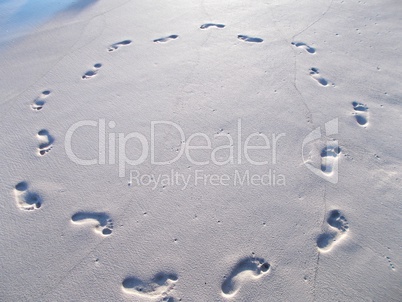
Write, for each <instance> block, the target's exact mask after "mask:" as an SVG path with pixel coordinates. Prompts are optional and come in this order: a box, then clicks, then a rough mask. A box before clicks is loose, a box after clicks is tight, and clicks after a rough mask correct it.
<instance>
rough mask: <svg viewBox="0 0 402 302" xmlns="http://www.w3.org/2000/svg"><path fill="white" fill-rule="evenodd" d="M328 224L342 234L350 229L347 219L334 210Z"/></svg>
mask: <svg viewBox="0 0 402 302" xmlns="http://www.w3.org/2000/svg"><path fill="white" fill-rule="evenodd" d="M327 222H328V224H329V225H330V226H332V227H333V228H337V229H338V230H339V231H341V232H346V231H347V230H348V229H349V225H348V223H347V220H346V218H345V217H344V216H343V215H342V214H341V212H340V211H339V210H332V211H331V212H330V215H329V217H328V219H327Z"/></svg>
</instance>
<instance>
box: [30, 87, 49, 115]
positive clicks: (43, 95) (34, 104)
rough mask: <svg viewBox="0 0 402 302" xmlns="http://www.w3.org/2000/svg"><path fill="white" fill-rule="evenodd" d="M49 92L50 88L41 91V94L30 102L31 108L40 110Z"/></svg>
mask: <svg viewBox="0 0 402 302" xmlns="http://www.w3.org/2000/svg"><path fill="white" fill-rule="evenodd" d="M49 94H50V90H45V91H42V93H41V95H40V96H39V97H37V98H36V99H35V100H34V101H33V102H32V104H31V108H32V110H35V111H39V110H42V108H43V106H44V105H45V103H46V102H45V98H47V97H48V96H49Z"/></svg>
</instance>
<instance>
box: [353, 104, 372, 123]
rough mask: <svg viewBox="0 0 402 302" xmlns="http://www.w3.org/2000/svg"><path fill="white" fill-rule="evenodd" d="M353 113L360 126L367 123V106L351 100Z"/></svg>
mask: <svg viewBox="0 0 402 302" xmlns="http://www.w3.org/2000/svg"><path fill="white" fill-rule="evenodd" d="M352 105H353V109H354V110H355V112H353V115H354V116H355V118H356V121H357V123H358V124H359V125H360V126H366V125H367V124H368V107H367V106H366V105H364V104H362V103H358V102H353V103H352Z"/></svg>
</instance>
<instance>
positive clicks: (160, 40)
mask: <svg viewBox="0 0 402 302" xmlns="http://www.w3.org/2000/svg"><path fill="white" fill-rule="evenodd" d="M178 37H179V36H178V35H170V36H167V37H162V38H159V39H155V40H154V42H155V43H166V42H169V41H171V40H175V39H177V38H178Z"/></svg>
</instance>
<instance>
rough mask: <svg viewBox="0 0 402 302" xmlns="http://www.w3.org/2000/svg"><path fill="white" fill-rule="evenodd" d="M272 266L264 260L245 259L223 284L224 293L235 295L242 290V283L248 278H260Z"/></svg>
mask: <svg viewBox="0 0 402 302" xmlns="http://www.w3.org/2000/svg"><path fill="white" fill-rule="evenodd" d="M270 267H271V265H270V264H269V263H268V262H266V261H265V260H264V259H262V258H254V257H253V258H245V259H242V260H240V261H239V262H238V263H237V264H236V266H235V267H234V268H233V270H232V272H231V273H230V275H229V276H228V277H227V278H226V279H225V281H223V283H222V287H221V289H222V293H223V294H225V295H234V294H235V293H236V292H237V291H238V290H239V289H240V286H241V284H240V282H241V281H243V279H246V278H247V277H250V276H253V277H254V278H256V277H260V276H262V275H263V274H265V273H267V272H268V271H269V269H270Z"/></svg>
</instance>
